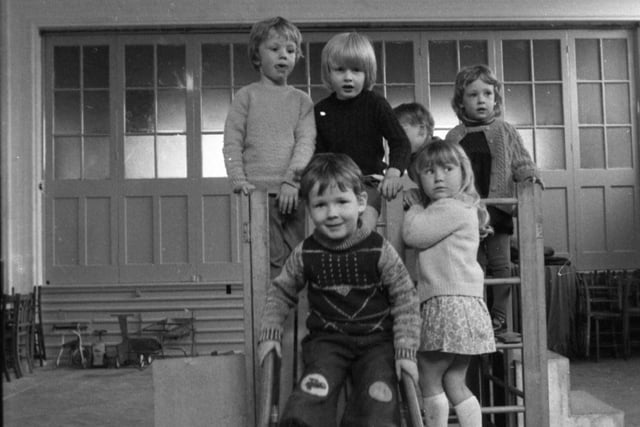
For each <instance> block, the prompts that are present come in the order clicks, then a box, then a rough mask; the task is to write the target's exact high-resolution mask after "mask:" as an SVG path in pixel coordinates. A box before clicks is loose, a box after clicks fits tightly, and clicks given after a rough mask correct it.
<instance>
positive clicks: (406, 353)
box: [396, 348, 418, 362]
mask: <svg viewBox="0 0 640 427" xmlns="http://www.w3.org/2000/svg"><path fill="white" fill-rule="evenodd" d="M416 353H417V352H416V350H415V349H411V348H396V360H400V359H407V360H411V361H413V362H417V361H418V357H417V355H416Z"/></svg>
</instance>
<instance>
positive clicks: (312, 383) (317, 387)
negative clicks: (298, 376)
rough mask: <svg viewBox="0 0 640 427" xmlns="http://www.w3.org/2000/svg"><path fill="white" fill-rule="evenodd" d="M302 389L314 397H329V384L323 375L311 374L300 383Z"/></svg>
mask: <svg viewBox="0 0 640 427" xmlns="http://www.w3.org/2000/svg"><path fill="white" fill-rule="evenodd" d="M300 389H301V390H302V391H304V392H305V393H309V394H311V395H313V396H318V397H327V395H328V394H329V382H328V381H327V379H326V378H325V377H324V375H321V374H316V373H314V374H309V375H307V376H305V377H304V378H303V379H302V381H300Z"/></svg>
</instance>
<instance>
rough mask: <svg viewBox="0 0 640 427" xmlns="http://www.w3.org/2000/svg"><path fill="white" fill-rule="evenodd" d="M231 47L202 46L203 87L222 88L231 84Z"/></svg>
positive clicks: (221, 45) (218, 45) (220, 45)
mask: <svg viewBox="0 0 640 427" xmlns="http://www.w3.org/2000/svg"><path fill="white" fill-rule="evenodd" d="M229 55H230V54H229V45H226V44H203V45H202V85H203V86H221V85H227V86H228V85H230V84H231V60H230V57H229Z"/></svg>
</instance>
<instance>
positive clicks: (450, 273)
mask: <svg viewBox="0 0 640 427" xmlns="http://www.w3.org/2000/svg"><path fill="white" fill-rule="evenodd" d="M402 237H403V239H404V242H405V243H406V244H407V245H408V246H411V247H413V248H416V249H417V251H418V268H417V272H418V296H419V297H420V302H424V301H426V300H428V299H429V298H431V297H434V296H442V295H466V296H474V297H483V295H484V273H483V271H482V267H480V264H478V261H477V260H476V256H477V252H478V245H479V243H480V232H479V228H478V213H477V209H476V207H475V206H472V205H470V204H468V203H466V202H463V201H461V200H458V199H454V198H447V199H440V200H438V201H435V202H433V203H431V204H430V205H429V206H427V207H426V208H425V207H423V206H420V205H418V204H416V205H413V206H411V208H410V209H409V210H408V211H407V212H406V214H405V217H404V223H403V226H402Z"/></svg>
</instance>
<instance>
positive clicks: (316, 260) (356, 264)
mask: <svg viewBox="0 0 640 427" xmlns="http://www.w3.org/2000/svg"><path fill="white" fill-rule="evenodd" d="M300 194H301V197H302V198H304V199H305V200H306V207H307V211H308V213H309V216H310V217H311V220H312V221H313V224H314V225H315V230H314V232H313V234H312V235H311V236H309V237H307V238H306V239H305V240H304V241H303V242H302V243H301V244H300V245H298V246H297V247H296V248H295V249H294V251H293V252H292V253H291V256H290V257H289V258H288V259H287V262H286V263H285V266H284V268H283V270H282V272H281V273H280V275H279V276H278V277H276V278H275V279H274V280H273V282H272V285H271V286H270V287H269V289H268V291H267V301H266V304H265V308H264V313H263V316H262V323H261V331H260V335H259V341H260V343H259V346H258V356H259V359H260V361H261V363H262V360H263V359H264V357H265V356H266V355H267V354H268V353H269V351H271V350H275V351H276V353H278V354H280V353H281V344H280V343H281V336H282V325H283V322H284V320H285V318H286V316H287V314H288V313H289V311H290V310H291V308H293V307H295V306H296V305H297V303H298V296H297V295H298V293H299V292H300V291H301V290H302V289H303V288H305V287H306V288H307V295H308V300H309V315H308V317H307V319H306V325H307V328H308V330H309V334H308V335H307V336H306V337H305V338H304V340H303V342H302V357H303V362H304V372H303V374H302V378H301V379H300V381H299V382H298V384H297V385H296V387H295V390H294V391H293V393H292V394H291V396H290V398H289V400H288V402H287V404H286V406H285V408H284V410H283V413H282V417H281V422H280V424H279V425H280V426H281V427H282V426H311V427H330V426H335V425H336V418H337V403H338V397H339V395H340V390H341V389H342V386H343V384H344V382H345V380H346V379H347V378H350V379H351V381H352V384H353V388H352V392H351V393H350V394H349V400H348V402H347V403H346V407H345V410H344V415H343V418H342V422H341V425H342V426H345V427H346V426H349V427H357V426H362V427H365V426H367V427H368V426H400V411H399V405H398V393H397V382H398V378H399V376H400V372H401V371H402V370H404V371H406V372H407V373H408V374H409V375H410V376H411V377H412V378H413V379H414V381H416V382H417V381H418V368H417V364H416V350H417V348H418V344H419V332H420V315H419V307H418V297H417V293H416V288H415V286H414V284H413V282H412V281H411V278H410V277H409V274H408V272H407V270H406V268H405V266H404V264H403V263H402V260H401V258H400V257H399V255H398V254H397V252H396V251H395V250H394V249H393V247H392V246H391V244H390V243H389V242H388V241H387V240H386V239H385V238H384V237H382V236H381V235H380V234H378V233H377V232H375V231H371V230H370V229H368V228H366V226H364V225H363V224H362V222H361V220H360V216H361V215H362V213H363V212H364V210H365V208H366V206H367V192H366V191H365V187H364V184H363V178H362V174H361V172H360V169H359V168H358V167H357V166H356V164H355V163H354V162H353V160H351V158H349V157H348V156H347V155H345V154H334V153H325V154H317V155H315V156H314V157H313V158H312V160H311V162H310V163H309V165H308V166H307V167H306V169H305V170H304V172H303V175H302V179H301V183H300Z"/></svg>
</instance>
